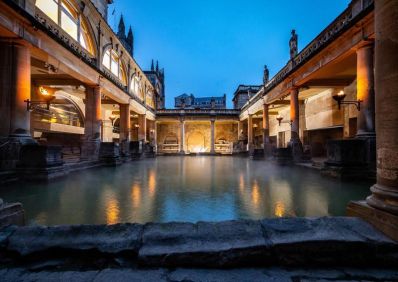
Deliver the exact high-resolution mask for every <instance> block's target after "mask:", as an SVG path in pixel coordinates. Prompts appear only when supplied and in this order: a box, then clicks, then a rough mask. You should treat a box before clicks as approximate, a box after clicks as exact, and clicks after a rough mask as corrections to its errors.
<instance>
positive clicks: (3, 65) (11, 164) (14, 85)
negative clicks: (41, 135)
mask: <svg viewBox="0 0 398 282" xmlns="http://www.w3.org/2000/svg"><path fill="white" fill-rule="evenodd" d="M30 79H31V75H30V50H29V48H28V47H26V46H24V45H21V44H19V43H17V42H14V41H11V40H0V120H1V122H0V168H3V169H12V168H15V166H16V163H17V162H18V159H19V151H20V149H21V147H22V146H23V145H24V144H27V143H34V140H33V139H32V137H31V136H30V114H29V112H28V111H27V108H26V103H25V102H24V100H26V99H30V91H31V89H30V85H31V82H30Z"/></svg>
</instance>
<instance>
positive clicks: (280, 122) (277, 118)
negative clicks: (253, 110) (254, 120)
mask: <svg viewBox="0 0 398 282" xmlns="http://www.w3.org/2000/svg"><path fill="white" fill-rule="evenodd" d="M276 120H277V121H278V123H279V126H281V124H282V123H289V124H290V126H292V124H293V121H292V120H291V121H282V120H283V116H281V115H277V117H276Z"/></svg>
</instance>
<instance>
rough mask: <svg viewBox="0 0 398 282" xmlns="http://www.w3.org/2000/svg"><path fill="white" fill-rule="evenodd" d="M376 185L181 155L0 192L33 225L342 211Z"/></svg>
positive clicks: (235, 160) (335, 213)
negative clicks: (350, 202)
mask: <svg viewBox="0 0 398 282" xmlns="http://www.w3.org/2000/svg"><path fill="white" fill-rule="evenodd" d="M370 185H371V183H360V182H348V183H344V182H340V181H337V180H334V179H330V178H324V177H322V176H320V174H319V173H318V172H317V171H313V170H310V169H305V168H299V167H281V166H277V165H274V164H272V163H270V162H266V161H253V160H250V159H247V158H240V157H209V156H199V157H178V156H176V157H158V158H156V159H143V160H140V161H136V162H131V163H128V164H124V165H122V166H119V167H116V168H107V167H103V168H98V169H92V170H86V171H82V172H77V173H71V174H69V175H68V176H67V177H65V178H62V179H59V180H55V181H52V182H50V183H44V184H43V183H25V182H18V183H11V184H6V185H2V187H1V188H0V198H3V199H4V200H5V201H7V202H21V203H22V204H23V206H24V208H25V212H26V219H27V223H28V224H45V225H58V224H103V223H107V224H113V223H118V222H138V223H145V222H151V221H154V222H168V221H190V222H196V221H202V220H203V221H221V220H230V219H260V218H265V217H282V216H288V217H294V216H339V215H344V213H345V207H346V205H347V203H348V202H349V201H350V200H362V199H365V197H366V196H367V195H369V194H370V192H369V187H370Z"/></svg>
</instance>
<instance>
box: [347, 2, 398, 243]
mask: <svg viewBox="0 0 398 282" xmlns="http://www.w3.org/2000/svg"><path fill="white" fill-rule="evenodd" d="M397 18H398V1H395V0H376V1H375V34H376V46H375V86H376V89H375V90H376V93H377V95H376V130H377V136H376V144H377V183H376V184H375V185H374V186H372V188H371V192H372V195H371V196H369V197H368V198H367V199H366V203H365V202H351V203H350V204H349V206H348V208H347V213H348V214H349V215H352V216H358V217H362V218H363V219H365V220H367V221H369V222H370V223H371V224H373V225H374V226H375V227H376V228H378V229H380V230H381V231H382V232H384V233H385V234H387V235H388V236H390V237H392V238H393V239H394V240H398V111H397V108H398V68H397V66H398V52H397V50H398V27H397V25H396V19H397Z"/></svg>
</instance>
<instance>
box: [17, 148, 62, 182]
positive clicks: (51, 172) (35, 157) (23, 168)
mask: <svg viewBox="0 0 398 282" xmlns="http://www.w3.org/2000/svg"><path fill="white" fill-rule="evenodd" d="M17 172H18V175H19V177H20V178H21V179H25V180H39V181H40V180H48V179H52V178H57V177H61V176H64V175H66V174H67V171H66V170H65V167H64V161H63V160H62V147H61V146H46V145H37V144H29V145H25V146H23V147H22V149H21V152H20V158H19V162H18V164H17Z"/></svg>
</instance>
